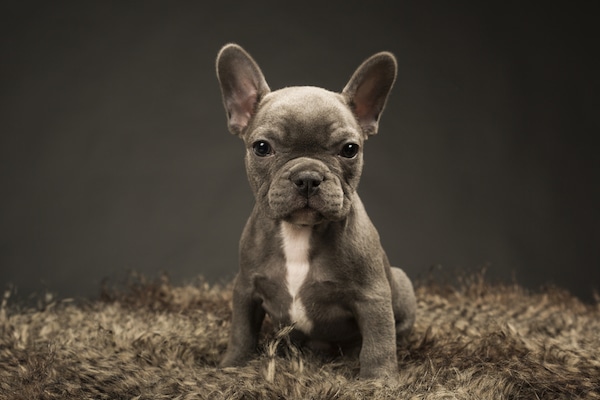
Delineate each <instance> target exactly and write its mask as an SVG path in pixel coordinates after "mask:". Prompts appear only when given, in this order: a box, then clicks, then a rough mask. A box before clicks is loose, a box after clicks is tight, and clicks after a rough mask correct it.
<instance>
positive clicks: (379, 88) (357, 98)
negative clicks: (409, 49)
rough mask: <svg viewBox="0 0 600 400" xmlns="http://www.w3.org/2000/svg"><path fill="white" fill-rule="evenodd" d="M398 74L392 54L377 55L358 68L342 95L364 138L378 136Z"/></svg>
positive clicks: (382, 53)
mask: <svg viewBox="0 0 600 400" xmlns="http://www.w3.org/2000/svg"><path fill="white" fill-rule="evenodd" d="M397 70H398V66H397V63H396V58H395V57H394V55H393V54H392V53H388V52H381V53H377V54H375V55H373V56H371V57H369V58H368V59H367V60H365V62H363V63H362V64H361V65H360V67H358V69H357V70H356V71H355V72H354V75H352V77H351V78H350V81H348V84H347V85H346V87H345V88H344V90H343V91H342V95H343V96H344V97H345V98H346V101H347V102H348V104H349V105H350V108H351V109H352V111H353V112H354V115H355V116H356V118H357V120H358V123H359V124H360V127H361V128H362V130H363V132H364V133H365V136H366V137H368V136H370V135H374V134H376V133H377V126H378V122H379V117H380V116H381V113H382V112H383V109H384V107H385V103H386V101H387V98H388V95H389V93H390V90H391V89H392V86H393V85H394V81H395V80H396V73H397Z"/></svg>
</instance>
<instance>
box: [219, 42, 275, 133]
mask: <svg viewBox="0 0 600 400" xmlns="http://www.w3.org/2000/svg"><path fill="white" fill-rule="evenodd" d="M217 77H218V79H219V83H220V85H221V94H222V95H223V105H224V106H225V111H226V112H227V120H228V126H229V131H230V132H231V133H233V134H234V135H238V136H242V135H243V133H244V131H245V130H246V128H247V127H248V124H249V123H250V120H251V119H252V117H253V116H254V113H255V112H256V108H257V106H258V103H259V102H260V100H261V99H262V98H263V96H265V95H266V94H267V93H269V92H270V91H271V90H270V89H269V85H267V81H266V80H265V77H264V75H263V73H262V71H261V70H260V68H259V66H258V64H257V63H256V61H254V59H253V58H252V57H251V56H250V54H248V53H247V52H246V51H245V50H244V49H243V48H241V47H240V46H238V45H237V44H233V43H231V44H228V45H226V46H224V47H223V48H222V49H221V51H220V52H219V55H218V56H217Z"/></svg>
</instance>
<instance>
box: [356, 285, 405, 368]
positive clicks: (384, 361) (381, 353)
mask: <svg viewBox="0 0 600 400" xmlns="http://www.w3.org/2000/svg"><path fill="white" fill-rule="evenodd" d="M354 314H355V318H356V321H357V323H358V327H359V329H360V333H361V336H362V347H361V350H360V377H361V379H380V378H387V379H390V378H391V379H395V378H396V377H397V375H398V361H397V358H396V330H395V325H394V313H393V311H392V303H391V296H390V295H389V294H388V293H386V295H384V296H374V297H373V296H370V297H366V298H363V299H361V300H358V301H357V302H356V303H355V307H354Z"/></svg>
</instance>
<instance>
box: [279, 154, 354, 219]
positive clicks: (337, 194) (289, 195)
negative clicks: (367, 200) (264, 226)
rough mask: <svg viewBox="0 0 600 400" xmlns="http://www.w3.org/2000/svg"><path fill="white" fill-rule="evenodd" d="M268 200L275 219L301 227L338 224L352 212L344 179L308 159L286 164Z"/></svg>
mask: <svg viewBox="0 0 600 400" xmlns="http://www.w3.org/2000/svg"><path fill="white" fill-rule="evenodd" d="M268 197H269V207H270V209H271V212H272V214H273V216H274V218H277V219H285V220H288V221H290V222H292V223H299V224H307V225H310V224H316V223H319V222H321V221H322V220H323V219H326V220H338V219H340V218H342V217H343V216H344V215H345V212H347V209H348V208H349V207H348V205H347V204H345V203H346V202H345V201H344V191H343V189H342V185H341V182H340V179H339V178H338V177H337V176H336V175H335V174H333V173H332V172H331V171H330V170H329V168H328V167H327V166H326V165H325V164H324V163H323V162H322V161H319V160H315V159H311V158H308V157H303V158H299V159H295V160H291V161H289V162H288V163H287V164H285V165H284V167H283V168H282V170H281V172H280V173H279V174H277V175H276V176H275V178H274V180H273V182H272V183H271V187H270V189H269V194H268Z"/></svg>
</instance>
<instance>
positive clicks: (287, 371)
mask: <svg viewBox="0 0 600 400" xmlns="http://www.w3.org/2000/svg"><path fill="white" fill-rule="evenodd" d="M417 297H418V316H417V322H416V325H415V329H414V332H413V333H412V335H411V337H410V339H409V341H408V342H407V343H404V344H401V345H399V347H398V351H397V353H398V363H399V367H400V373H399V376H398V382H397V384H394V383H393V382H381V381H361V380H358V379H357V376H358V370H359V364H358V360H357V359H356V358H355V357H354V356H352V355H322V354H314V353H310V352H308V351H307V350H303V349H297V348H295V347H293V346H291V345H289V341H288V339H287V333H286V330H285V329H284V330H280V331H279V332H275V330H273V328H272V327H271V326H270V324H269V323H268V322H267V323H265V325H264V326H263V338H262V340H261V346H260V349H259V351H258V353H257V356H256V358H255V359H254V360H253V361H252V362H251V363H250V364H249V365H248V366H246V367H244V368H232V369H225V370H219V369H217V368H216V364H217V362H218V360H219V357H220V355H221V354H222V352H223V351H224V349H225V346H226V343H227V336H228V331H229V322H230V317H231V308H230V300H231V286H225V287H221V286H210V285H208V284H206V283H204V282H203V281H201V280H199V281H198V282H196V283H194V284H188V285H182V286H175V285H173V284H171V283H169V281H168V280H167V279H160V280H157V281H153V282H146V281H145V280H144V279H143V278H137V279H134V280H133V281H132V282H131V283H130V284H129V285H127V287H126V288H122V289H118V290H117V289H110V290H104V291H103V294H102V295H101V296H100V297H99V298H98V299H97V300H94V301H89V302H86V303H78V302H73V301H59V302H56V301H53V300H52V299H50V298H47V299H45V300H44V301H42V302H40V304H39V305H38V306H37V307H35V308H32V307H24V306H19V305H18V304H13V302H12V301H11V299H10V296H9V295H8V294H6V295H5V296H4V300H3V302H2V306H1V308H0V398H2V399H83V398H93V399H175V398H177V399H204V398H207V399H277V398H282V399H292V398H303V399H311V398H312V399H380V398H381V399H404V398H406V399H452V398H457V399H470V398H476V399H483V398H486V399H488V398H489V399H517V398H518V399H537V398H539V399H561V398H564V399H573V398H590V399H595V398H600V357H599V350H598V349H600V305H599V304H598V303H596V304H591V305H590V304H583V303H582V302H580V301H579V300H578V299H576V298H574V297H573V296H571V295H570V294H568V293H565V292H563V291H560V290H557V289H548V290H544V291H542V292H537V293H529V292H527V291H525V290H523V289H522V288H520V287H518V286H516V285H511V286H500V285H490V284H487V283H485V282H484V280H483V279H482V278H481V276H474V277H472V278H467V279H463V280H462V281H461V282H460V283H459V284H457V285H454V286H453V287H450V286H445V285H439V284H435V283H431V282H423V283H419V284H417Z"/></svg>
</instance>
